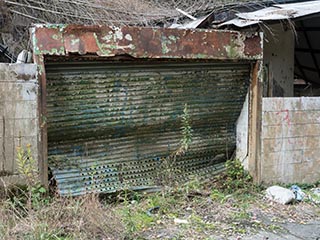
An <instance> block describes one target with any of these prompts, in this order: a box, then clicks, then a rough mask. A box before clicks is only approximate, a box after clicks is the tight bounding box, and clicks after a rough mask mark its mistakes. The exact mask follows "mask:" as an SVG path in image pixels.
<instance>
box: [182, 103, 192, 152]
mask: <svg viewBox="0 0 320 240" xmlns="http://www.w3.org/2000/svg"><path fill="white" fill-rule="evenodd" d="M180 130H181V134H182V139H181V141H180V145H181V147H182V148H183V149H184V150H185V151H187V150H188V148H189V145H190V144H191V142H192V128H191V120H190V115H189V110H188V105H187V104H185V105H184V109H183V114H182V116H181V128H180Z"/></svg>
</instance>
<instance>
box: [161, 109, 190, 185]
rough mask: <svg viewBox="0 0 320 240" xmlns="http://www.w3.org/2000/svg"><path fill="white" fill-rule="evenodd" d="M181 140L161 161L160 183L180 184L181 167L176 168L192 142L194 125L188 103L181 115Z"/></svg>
mask: <svg viewBox="0 0 320 240" xmlns="http://www.w3.org/2000/svg"><path fill="white" fill-rule="evenodd" d="M180 131H181V140H180V145H179V147H178V148H177V149H176V150H175V151H174V152H172V153H171V154H170V155H169V156H167V157H165V158H163V159H162V161H161V166H160V171H159V174H158V184H160V185H166V186H173V185H175V184H178V182H177V181H176V176H178V175H179V174H180V172H179V169H177V168H176V163H177V160H178V159H179V158H180V157H182V156H183V155H185V154H186V152H187V151H188V148H189V146H190V144H191V143H192V132H193V130H192V127H191V119H190V114H189V109H188V105H187V104H185V105H184V108H183V113H182V115H181V126H180Z"/></svg>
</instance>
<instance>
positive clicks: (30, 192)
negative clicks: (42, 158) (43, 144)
mask: <svg viewBox="0 0 320 240" xmlns="http://www.w3.org/2000/svg"><path fill="white" fill-rule="evenodd" d="M17 164H18V171H19V173H20V174H21V175H22V177H24V179H25V180H26V184H27V208H28V209H29V210H30V209H31V208H32V206H34V207H36V206H38V205H39V203H40V201H41V198H42V196H43V195H44V194H45V193H46V189H45V188H44V187H42V186H41V184H40V182H39V172H38V168H37V162H36V160H35V159H34V158H33V156H32V152H31V145H30V144H27V145H26V148H23V147H22V146H21V145H20V144H19V146H18V147H17Z"/></svg>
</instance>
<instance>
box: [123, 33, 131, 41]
mask: <svg viewBox="0 0 320 240" xmlns="http://www.w3.org/2000/svg"><path fill="white" fill-rule="evenodd" d="M124 38H125V39H127V40H128V41H132V36H131V35H130V34H126V35H125V36H124Z"/></svg>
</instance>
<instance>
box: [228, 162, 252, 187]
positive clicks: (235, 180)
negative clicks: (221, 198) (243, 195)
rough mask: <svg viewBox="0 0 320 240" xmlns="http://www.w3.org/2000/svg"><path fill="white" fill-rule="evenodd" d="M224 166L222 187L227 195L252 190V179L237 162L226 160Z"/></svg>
mask: <svg viewBox="0 0 320 240" xmlns="http://www.w3.org/2000/svg"><path fill="white" fill-rule="evenodd" d="M225 166H226V172H225V176H224V178H225V179H224V182H223V184H222V186H223V188H224V190H225V191H226V192H227V193H234V192H236V191H237V190H242V192H248V191H251V190H252V189H253V188H254V184H253V183H252V177H251V176H250V174H249V173H248V172H247V171H246V170H244V168H243V166H242V164H241V162H240V161H239V160H237V159H235V160H233V159H232V160H228V161H227V162H226V164H225Z"/></svg>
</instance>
